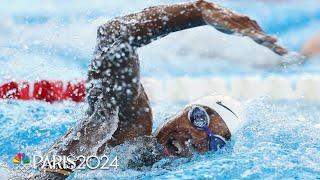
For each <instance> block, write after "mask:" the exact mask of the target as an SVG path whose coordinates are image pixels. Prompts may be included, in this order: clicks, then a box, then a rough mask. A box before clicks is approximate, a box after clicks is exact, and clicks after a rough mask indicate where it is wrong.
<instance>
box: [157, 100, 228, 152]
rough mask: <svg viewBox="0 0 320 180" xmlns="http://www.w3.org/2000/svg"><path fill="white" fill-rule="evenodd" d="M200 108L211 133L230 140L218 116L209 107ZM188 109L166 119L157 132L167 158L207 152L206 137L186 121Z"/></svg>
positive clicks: (223, 123)
mask: <svg viewBox="0 0 320 180" xmlns="http://www.w3.org/2000/svg"><path fill="white" fill-rule="evenodd" d="M202 107H203V108H204V109H205V110H206V111H207V113H208V115H209V117H210V122H209V128H210V129H211V131H212V132H213V133H214V134H216V135H220V136H222V137H224V138H225V139H226V140H228V139H230V137H231V134H230V131H229V129H228V127H227V126H226V124H225V122H224V121H223V120H222V118H221V117H220V116H219V114H218V113H216V112H215V111H214V110H212V109H211V108H209V107H206V106H202ZM190 109H191V107H187V108H185V109H183V110H182V111H180V112H179V113H178V114H177V115H175V116H174V117H172V118H170V119H168V120H167V121H166V122H165V123H164V124H163V126H162V127H160V129H158V131H157V134H156V137H157V139H158V142H159V143H160V144H162V145H163V147H164V153H165V154H166V155H168V156H190V155H192V154H193V153H194V152H200V153H202V152H206V151H208V150H209V144H208V141H209V140H208V135H207V134H206V133H205V132H204V131H202V130H199V129H197V128H195V127H194V126H193V125H192V124H191V122H190V121H189V119H188V112H189V111H190Z"/></svg>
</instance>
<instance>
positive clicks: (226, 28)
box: [197, 0, 288, 55]
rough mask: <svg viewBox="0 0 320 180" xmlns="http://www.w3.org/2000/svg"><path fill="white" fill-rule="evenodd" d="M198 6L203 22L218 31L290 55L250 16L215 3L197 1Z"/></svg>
mask: <svg viewBox="0 0 320 180" xmlns="http://www.w3.org/2000/svg"><path fill="white" fill-rule="evenodd" d="M197 6H198V8H199V9H200V10H201V12H202V18H203V20H204V21H205V22H206V23H207V24H209V25H212V26H213V27H215V28H216V29H217V30H219V31H221V32H223V33H226V34H238V35H242V36H248V37H250V38H251V39H253V40H254V41H255V42H256V43H258V44H261V45H263V46H265V47H268V48H269V49H271V50H272V51H273V52H275V53H277V54H279V55H284V54H287V53H288V51H287V49H285V48H283V47H281V46H279V45H277V44H276V42H277V39H276V38H274V37H272V36H269V35H267V34H265V33H264V32H263V30H262V29H261V27H260V26H259V25H258V23H257V22H256V21H255V20H252V19H250V18H249V17H248V16H242V15H239V14H237V13H235V12H233V11H231V10H228V9H226V8H223V7H220V6H218V5H216V4H214V3H209V2H206V1H202V0H201V1H197Z"/></svg>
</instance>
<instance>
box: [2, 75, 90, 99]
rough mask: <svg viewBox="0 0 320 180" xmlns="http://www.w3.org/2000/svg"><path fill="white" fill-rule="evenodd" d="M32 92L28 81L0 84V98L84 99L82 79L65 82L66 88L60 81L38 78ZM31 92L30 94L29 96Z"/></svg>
mask: <svg viewBox="0 0 320 180" xmlns="http://www.w3.org/2000/svg"><path fill="white" fill-rule="evenodd" d="M33 87H34V88H33V92H31V93H30V84H29V83H28V82H25V81H23V82H14V81H12V82H9V83H5V84H3V85H1V86H0V98H2V99H21V100H30V99H36V100H41V101H46V102H50V103H53V102H57V101H62V100H71V101H75V102H82V101H84V99H85V86H84V81H81V82H76V83H71V82H67V86H66V88H64V86H63V82H62V81H48V80H40V81H37V82H35V83H34V84H33ZM30 94H32V96H30Z"/></svg>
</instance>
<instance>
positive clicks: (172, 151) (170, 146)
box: [166, 139, 197, 157]
mask: <svg viewBox="0 0 320 180" xmlns="http://www.w3.org/2000/svg"><path fill="white" fill-rule="evenodd" d="M166 149H167V152H168V154H169V155H175V156H185V157H186V156H191V155H192V154H193V153H194V152H197V150H196V146H194V145H193V143H192V140H191V139H188V140H187V141H184V142H181V141H178V140H168V142H167V144H166Z"/></svg>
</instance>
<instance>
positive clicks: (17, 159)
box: [12, 153, 30, 165]
mask: <svg viewBox="0 0 320 180" xmlns="http://www.w3.org/2000/svg"><path fill="white" fill-rule="evenodd" d="M12 162H13V164H15V165H19V164H23V165H25V164H30V158H29V157H28V156H27V155H25V154H24V153H18V154H17V155H16V156H14V158H13V159H12Z"/></svg>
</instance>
